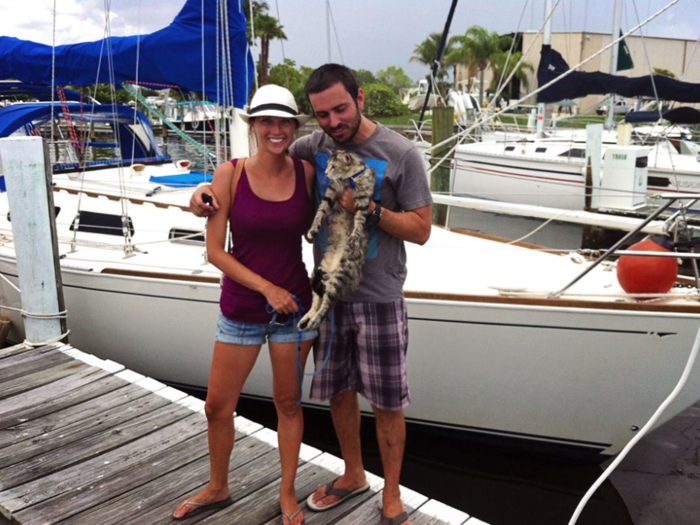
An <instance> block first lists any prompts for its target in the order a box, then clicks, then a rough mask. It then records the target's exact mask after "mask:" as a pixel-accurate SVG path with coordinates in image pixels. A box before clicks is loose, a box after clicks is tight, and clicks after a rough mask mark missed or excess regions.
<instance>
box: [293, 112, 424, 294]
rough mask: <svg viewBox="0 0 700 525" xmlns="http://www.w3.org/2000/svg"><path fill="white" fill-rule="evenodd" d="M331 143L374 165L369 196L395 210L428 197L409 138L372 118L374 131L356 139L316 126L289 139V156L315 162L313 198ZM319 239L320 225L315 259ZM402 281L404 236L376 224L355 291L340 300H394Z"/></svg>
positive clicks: (321, 187)
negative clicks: (345, 140)
mask: <svg viewBox="0 0 700 525" xmlns="http://www.w3.org/2000/svg"><path fill="white" fill-rule="evenodd" d="M331 149H343V150H347V151H352V152H354V153H357V154H358V155H360V156H361V157H362V158H364V159H365V161H366V162H367V164H368V165H369V166H370V167H372V168H373V169H374V171H375V173H376V176H377V188H378V191H377V193H375V199H379V198H380V196H381V201H380V202H381V204H382V207H384V208H386V209H389V210H391V211H395V212H401V211H409V210H415V209H416V208H422V207H423V206H427V205H429V204H431V203H432V196H431V194H430V186H429V184H428V177H427V174H426V172H425V167H424V164H423V160H422V158H421V156H420V153H419V152H418V150H417V149H416V147H415V146H414V145H413V143H412V142H411V141H409V140H408V139H406V138H404V137H402V136H401V135H399V134H398V133H396V132H394V131H391V130H390V129H389V128H387V127H385V126H382V125H381V124H378V125H377V129H376V130H375V132H374V133H373V134H372V135H371V136H370V137H369V138H368V139H367V140H365V141H364V142H362V143H361V144H338V143H337V142H335V141H334V140H333V139H332V138H330V137H329V136H328V135H326V134H325V133H324V132H323V131H320V130H318V131H315V132H313V133H312V134H311V135H307V136H305V137H301V138H299V139H297V140H296V141H295V142H294V144H292V146H291V148H290V152H289V153H290V155H291V156H292V157H300V158H302V159H305V160H308V161H309V162H312V163H314V165H315V166H316V194H317V202H320V199H321V196H322V195H323V192H324V191H325V188H326V187H327V178H326V174H325V168H326V163H327V160H328V157H329V150H331ZM324 239H325V235H324V232H323V231H322V232H321V234H320V235H319V238H318V241H317V242H316V244H315V245H314V258H315V260H316V264H318V263H319V261H320V260H321V258H322V256H323V247H324ZM405 281H406V248H405V246H404V242H403V241H402V240H400V239H397V238H396V237H394V236H393V235H389V234H388V233H386V232H385V231H384V230H382V229H381V228H379V227H370V241H369V244H368V247H367V258H366V260H365V266H364V269H363V275H362V281H361V282H360V286H359V287H358V289H357V290H356V291H355V292H353V293H352V294H349V295H348V296H346V297H343V301H347V302H372V303H385V302H389V301H394V300H396V299H399V298H400V297H402V296H403V284H404V282H405Z"/></svg>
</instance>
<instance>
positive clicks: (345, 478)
mask: <svg viewBox="0 0 700 525" xmlns="http://www.w3.org/2000/svg"><path fill="white" fill-rule="evenodd" d="M331 415H332V416H333V426H334V427H335V433H336V435H337V436H338V441H339V442H340V452H341V454H342V456H343V461H344V462H345V472H344V474H343V475H342V476H341V477H340V478H339V479H338V481H337V482H336V483H335V485H334V486H335V487H336V488H339V489H347V490H355V489H359V488H360V487H364V486H365V485H366V483H367V477H366V476H365V467H364V464H363V463H362V446H361V442H360V405H359V403H358V401H357V392H356V391H355V390H346V391H345V392H342V393H340V394H338V395H337V396H335V397H333V398H331ZM325 493H326V488H325V487H321V488H320V489H318V490H317V491H316V492H315V493H314V495H313V501H314V503H316V505H318V506H319V507H325V506H328V505H331V504H333V503H335V502H336V501H338V500H339V499H340V497H339V496H335V495H331V496H325Z"/></svg>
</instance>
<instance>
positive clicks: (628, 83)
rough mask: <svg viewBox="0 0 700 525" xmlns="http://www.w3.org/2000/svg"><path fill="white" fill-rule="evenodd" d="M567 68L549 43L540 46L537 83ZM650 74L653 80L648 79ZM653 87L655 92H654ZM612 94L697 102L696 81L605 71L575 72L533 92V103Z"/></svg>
mask: <svg viewBox="0 0 700 525" xmlns="http://www.w3.org/2000/svg"><path fill="white" fill-rule="evenodd" d="M568 70H569V64H567V63H566V61H565V60H564V58H563V57H562V56H561V55H560V54H559V53H558V52H557V51H555V50H554V49H552V47H551V46H542V52H541V57H540V65H539V67H538V68H537V82H538V84H539V85H540V86H544V85H545V84H547V83H548V82H551V81H552V80H554V79H555V78H557V77H558V76H559V75H561V74H563V73H566V72H567V71H568ZM652 76H653V81H652ZM654 88H656V91H654ZM608 93H615V94H616V95H621V96H623V97H649V98H656V95H657V94H658V97H659V99H661V100H675V101H677V102H700V84H692V83H690V82H681V81H680V80H675V79H673V78H670V77H666V76H663V75H647V76H644V77H624V76H617V75H609V74H607V73H584V72H581V71H575V72H573V73H570V74H569V75H568V76H566V77H565V78H562V79H561V80H558V81H557V82H556V83H554V84H552V85H551V86H550V87H548V88H547V89H545V90H543V91H541V92H540V93H539V94H538V95H537V102H543V103H549V102H559V101H560V100H564V99H565V98H579V97H585V96H587V95H606V94H608Z"/></svg>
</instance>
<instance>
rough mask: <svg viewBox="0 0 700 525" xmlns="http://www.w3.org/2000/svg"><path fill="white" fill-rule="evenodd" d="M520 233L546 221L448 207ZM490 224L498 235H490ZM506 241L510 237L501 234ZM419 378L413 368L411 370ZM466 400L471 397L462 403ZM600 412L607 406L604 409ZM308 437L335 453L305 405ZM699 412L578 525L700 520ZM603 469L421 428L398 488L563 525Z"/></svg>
mask: <svg viewBox="0 0 700 525" xmlns="http://www.w3.org/2000/svg"><path fill="white" fill-rule="evenodd" d="M165 148H166V149H167V152H168V154H170V155H172V156H173V157H174V158H182V156H183V155H184V156H186V157H187V158H190V159H192V160H197V159H198V158H201V157H198V156H197V154H195V153H194V152H193V150H192V149H191V147H190V146H189V145H184V146H183V144H182V141H181V140H180V139H179V138H177V137H174V136H172V135H171V136H169V137H168V139H167V140H166V143H165ZM480 221H484V223H488V224H489V226H490V227H491V229H490V231H489V233H492V234H499V233H500V234H504V235H505V234H506V233H508V234H509V235H510V238H517V237H520V236H523V235H525V234H527V233H529V232H531V231H532V230H534V229H535V228H536V227H537V226H539V225H540V224H541V223H542V222H543V221H537V220H522V221H517V222H515V223H514V222H512V221H510V220H509V221H508V222H505V221H504V222H503V223H500V222H499V221H500V218H499V217H497V216H495V215H493V214H481V215H479V214H474V213H470V212H468V211H466V210H453V212H452V215H451V222H450V224H451V226H453V227H462V228H475V227H476V229H479V224H480ZM493 227H496V228H497V229H500V230H502V231H493V229H492V228H493ZM581 234H582V230H581V227H580V226H575V225H573V226H572V225H565V224H559V225H556V227H550V226H548V227H545V228H544V229H543V230H541V231H540V232H537V234H535V235H534V236H532V237H529V238H528V239H527V241H528V242H532V243H535V244H540V245H543V246H554V247H557V248H562V249H563V248H566V249H575V248H578V247H579V246H580V242H581ZM506 236H508V235H506ZM411 373H412V374H415V373H418V372H417V371H409V374H411ZM463 402H464V403H469V400H463ZM601 410H604V407H603V408H601ZM238 412H239V413H240V414H241V415H243V416H244V417H246V418H248V419H251V420H253V421H256V422H258V423H261V424H262V425H264V426H266V427H268V428H275V427H276V415H275V411H274V407H273V405H272V403H271V402H270V401H264V400H258V399H248V398H246V399H242V400H241V402H240V404H239V407H238ZM304 418H305V424H306V430H305V435H304V441H305V442H306V443H308V444H309V445H312V446H315V447H317V448H319V449H321V450H323V451H326V452H330V453H332V454H334V455H337V456H340V449H339V446H338V443H337V440H336V438H335V432H334V430H333V425H332V422H331V418H330V414H329V413H328V411H326V410H319V409H306V410H305V412H304ZM698 444H700V406H694V407H691V408H690V409H689V410H687V411H686V412H684V413H683V414H681V415H680V416H678V417H676V418H674V420H672V421H671V422H670V423H668V424H667V425H665V427H663V428H661V429H659V430H658V431H656V432H654V433H653V434H652V435H650V436H648V437H646V438H645V439H643V440H642V441H641V442H640V444H639V445H638V446H637V448H636V449H635V450H633V451H632V453H631V454H630V456H629V457H628V458H627V459H626V460H625V461H624V462H623V463H622V465H621V466H620V467H619V468H618V470H617V471H616V472H615V473H613V475H612V476H611V478H610V480H608V481H606V482H605V483H604V484H603V485H602V486H601V487H600V488H599V489H598V491H597V492H596V494H595V495H594V497H593V498H592V499H591V501H590V502H589V503H588V505H587V507H586V509H585V511H584V513H583V514H582V516H581V518H580V519H579V521H578V523H579V525H695V524H697V523H699V522H700V518H698V516H699V515H700V483H698V479H700V466H699V465H700V450H699V447H698ZM362 446H363V458H364V462H365V468H366V469H367V470H369V471H370V472H373V473H375V474H377V475H380V476H381V475H382V470H381V461H380V457H379V450H378V446H377V441H376V437H375V427H374V420H373V418H371V417H363V422H362ZM606 465H607V463H604V464H602V465H601V464H597V463H591V462H590V461H589V462H588V463H585V462H577V461H574V460H572V459H569V458H561V457H558V458H557V457H552V456H546V455H542V454H534V453H532V452H530V451H527V450H515V449H506V448H502V447H500V448H499V447H496V446H493V445H492V444H489V443H488V442H486V443H485V442H483V441H476V440H474V439H467V438H455V437H454V436H444V435H439V434H435V433H431V432H427V431H425V430H423V429H421V428H419V427H415V426H412V425H409V427H408V435H407V444H406V453H405V461H404V467H403V472H402V478H401V480H402V484H403V485H405V486H407V487H409V488H411V489H413V490H416V491H417V492H420V493H422V494H424V495H426V496H428V497H430V498H433V499H436V500H439V501H442V502H443V503H445V504H447V505H450V506H452V507H455V508H457V509H460V510H462V511H464V512H466V513H468V514H470V515H473V516H475V517H477V518H479V519H481V520H483V521H485V522H487V523H489V524H491V525H530V524H531V525H566V524H567V523H568V522H569V519H570V517H571V515H572V513H573V512H574V509H575V508H576V506H577V504H578V503H579V501H580V499H581V498H582V497H583V495H584V494H585V492H586V491H587V490H588V488H589V487H590V486H591V485H592V484H593V483H594V481H595V480H596V479H597V478H598V477H599V476H600V474H601V473H602V472H603V470H604V468H605V467H606Z"/></svg>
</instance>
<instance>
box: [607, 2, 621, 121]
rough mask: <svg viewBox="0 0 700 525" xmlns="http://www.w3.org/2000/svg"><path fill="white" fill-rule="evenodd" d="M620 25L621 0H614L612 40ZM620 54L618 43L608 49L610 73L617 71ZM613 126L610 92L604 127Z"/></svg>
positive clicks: (613, 116) (613, 97) (613, 109)
mask: <svg viewBox="0 0 700 525" xmlns="http://www.w3.org/2000/svg"><path fill="white" fill-rule="evenodd" d="M621 26H622V1H621V0H615V14H614V15H613V27H612V39H613V41H614V40H615V39H616V38H617V35H619V34H620V27H621ZM619 54H620V44H619V43H618V44H615V45H614V46H612V48H611V49H610V74H611V75H614V74H615V73H617V59H618V56H619ZM613 127H615V94H614V93H611V94H610V100H609V106H608V115H607V117H606V119H605V129H613Z"/></svg>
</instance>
